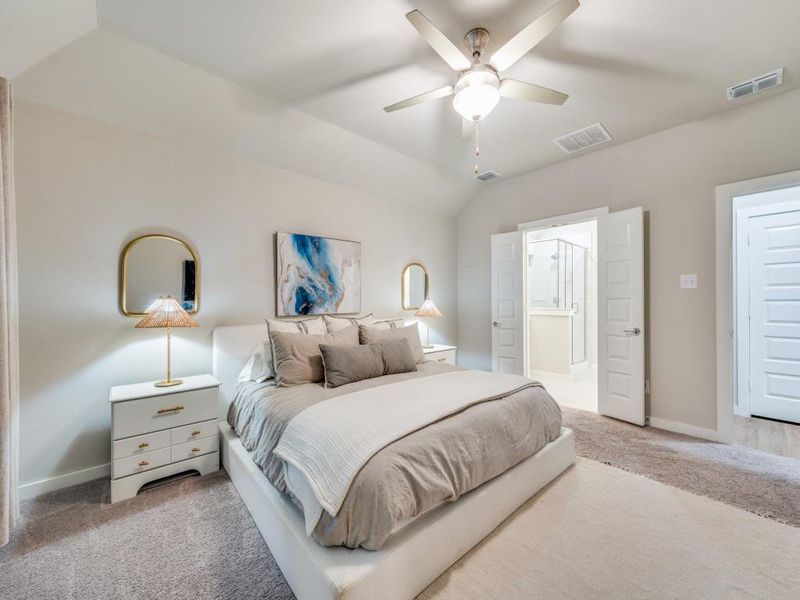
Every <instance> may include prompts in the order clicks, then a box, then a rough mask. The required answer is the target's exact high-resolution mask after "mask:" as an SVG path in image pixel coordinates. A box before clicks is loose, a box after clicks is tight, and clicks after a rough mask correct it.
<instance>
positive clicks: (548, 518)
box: [420, 459, 800, 600]
mask: <svg viewBox="0 0 800 600" xmlns="http://www.w3.org/2000/svg"><path fill="white" fill-rule="evenodd" d="M798 565H800V529H798V528H796V527H791V526H788V525H783V524H781V523H777V522H775V521H771V520H768V519H764V518H761V517H758V516H756V515H754V514H751V513H748V512H745V511H742V510H738V509H736V508H733V507H731V506H727V505H725V504H722V503H719V502H715V501H713V500H709V499H708V498H703V497H701V496H696V495H694V494H690V493H688V492H685V491H683V490H679V489H677V488H672V487H669V486H665V485H663V484H661V483H658V482H656V481H652V480H649V479H646V478H644V477H641V476H639V475H634V474H632V473H627V472H625V471H621V470H619V469H615V468H613V467H608V466H605V465H602V464H600V463H597V462H594V461H589V460H585V459H579V462H578V464H577V465H576V466H575V467H573V468H572V469H570V470H569V471H567V472H566V473H564V474H563V475H562V476H561V477H560V478H559V479H558V480H557V481H556V482H555V483H553V484H551V485H550V486H549V487H547V488H546V489H545V490H543V491H542V492H540V493H539V494H537V495H536V496H535V497H534V498H532V499H531V500H530V501H528V502H527V503H526V504H524V505H523V506H522V507H521V508H520V509H519V510H518V511H517V512H516V513H515V514H514V515H513V516H512V517H511V518H510V519H508V520H507V521H506V522H505V523H503V524H502V525H501V526H500V527H499V528H498V529H497V530H495V532H494V533H493V534H492V535H491V536H489V537H488V538H487V539H486V540H484V542H483V543H482V544H480V545H479V546H477V547H476V548H475V549H473V550H472V551H471V552H469V553H468V554H467V555H466V556H464V557H463V558H462V559H461V560H460V561H458V562H457V563H456V564H455V565H453V567H451V569H450V570H449V571H447V572H446V573H445V574H444V575H442V576H441V577H440V578H439V579H438V580H436V581H435V582H434V583H433V584H432V585H431V586H429V587H428V589H427V590H426V591H425V592H424V593H423V594H422V595H421V596H420V598H422V599H425V600H432V599H436V600H450V599H453V600H456V599H458V600H470V599H476V600H477V599H481V600H507V599H509V598H518V599H530V600H533V599H545V598H546V599H553V598H592V599H594V598H603V599H606V600H613V599H620V600H621V599H629V598H637V599H645V598H675V599H684V600H685V599H689V598H692V599H694V598H709V599H712V598H713V599H734V598H750V599H755V598H764V599H770V600H781V599H784V598H785V599H787V600H789V599H792V600H796V599H797V598H798V593H800V568H798Z"/></svg>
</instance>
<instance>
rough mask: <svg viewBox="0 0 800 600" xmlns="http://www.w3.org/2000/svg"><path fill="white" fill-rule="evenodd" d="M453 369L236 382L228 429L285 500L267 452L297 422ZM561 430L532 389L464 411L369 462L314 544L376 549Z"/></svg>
mask: <svg viewBox="0 0 800 600" xmlns="http://www.w3.org/2000/svg"><path fill="white" fill-rule="evenodd" d="M453 369H454V367H450V366H447V365H443V364H441V363H424V364H422V365H420V369H419V371H417V372H415V373H404V374H401V375H389V376H385V377H379V378H376V379H370V380H365V381H360V382H357V383H354V384H348V385H345V386H342V387H340V388H335V389H325V388H323V387H322V386H320V385H316V384H308V385H302V386H296V387H292V388H276V387H274V386H265V385H263V384H262V385H259V384H241V385H240V387H239V388H238V389H237V391H236V394H235V398H234V402H233V404H232V405H231V409H230V411H229V414H228V422H229V423H230V424H231V425H232V426H233V428H234V430H235V431H236V433H237V434H238V435H239V437H240V438H241V440H242V444H243V445H244V447H245V448H247V449H248V450H249V451H250V452H251V454H252V456H253V459H254V460H255V462H256V464H258V465H259V466H260V467H261V469H262V470H263V471H264V473H265V474H266V475H267V477H268V478H269V480H270V481H271V482H272V483H273V485H275V487H276V488H277V489H278V490H279V491H281V492H282V493H287V488H286V484H285V481H284V479H283V472H284V465H283V463H282V461H280V460H279V459H278V458H277V457H275V456H274V455H273V453H272V451H273V450H274V449H275V447H276V445H277V444H278V442H279V440H280V438H281V435H282V434H283V431H284V430H285V428H286V427H287V426H288V424H289V422H290V421H291V420H292V418H293V417H294V416H295V415H297V414H299V413H300V412H301V411H302V410H304V409H305V408H307V407H309V406H312V405H314V404H316V403H318V402H320V401H322V400H327V399H330V398H336V397H337V396H340V395H343V394H348V393H351V392H354V391H358V390H360V389H367V388H370V387H377V386H383V385H389V384H391V383H394V382H398V381H404V380H408V379H413V378H420V377H427V376H429V375H433V374H437V373H443V372H446V371H448V370H453ZM560 430H561V413H560V411H559V409H558V406H557V404H556V403H555V402H554V401H553V399H552V398H551V397H550V396H549V395H548V394H547V392H546V391H545V390H544V388H542V387H541V386H539V385H536V386H533V387H527V388H525V389H522V390H520V391H517V392H514V393H512V394H509V395H508V396H505V397H502V398H500V399H497V400H492V401H487V402H483V403H480V404H476V405H474V406H471V407H469V408H467V409H466V410H463V411H461V412H459V413H457V414H454V415H452V416H450V417H448V418H444V419H442V420H440V421H437V422H435V423H433V424H431V425H429V426H427V427H424V428H423V429H420V430H419V431H415V432H414V433H411V434H409V435H407V436H405V437H403V438H401V439H399V440H397V441H395V442H394V443H392V444H390V445H388V446H387V447H386V448H383V449H382V450H380V451H379V452H378V453H377V454H375V455H374V456H373V457H372V458H371V459H370V460H369V461H368V462H367V463H366V464H365V465H364V467H363V468H362V469H361V471H360V472H359V473H358V475H357V476H356V478H355V479H354V481H353V483H352V485H351V487H350V490H349V492H348V494H347V496H346V498H345V500H344V502H343V503H342V506H341V508H340V510H339V512H338V514H337V515H336V516H335V517H333V516H331V515H330V514H328V513H325V512H324V513H323V515H322V517H321V518H320V520H319V522H318V523H317V526H316V528H315V529H314V537H315V538H316V539H317V540H318V541H319V542H320V543H322V544H324V545H344V546H347V547H350V548H356V547H359V546H360V547H364V548H367V549H377V548H380V547H381V546H382V545H383V543H384V542H385V541H386V539H387V538H388V537H389V536H390V535H391V533H392V532H393V531H394V530H396V529H397V528H399V527H400V526H401V525H403V524H404V523H407V522H409V521H410V520H411V519H413V518H415V517H417V516H419V515H421V514H423V513H424V512H427V511H428V510H430V509H432V508H434V507H436V506H438V505H440V504H442V503H443V502H447V501H453V500H456V499H457V498H459V497H460V496H461V495H462V494H464V493H466V492H468V491H470V490H472V489H474V488H476V487H478V486H479V485H481V484H482V483H485V482H486V481H488V480H490V479H492V478H494V477H496V476H497V475H500V474H501V473H503V472H505V471H506V470H508V469H509V468H511V467H512V466H514V465H516V464H517V463H519V462H521V461H523V460H525V459H526V458H529V457H530V456H532V455H533V454H535V453H536V452H537V451H538V450H539V449H541V448H542V447H543V446H545V445H546V444H547V443H548V442H550V441H552V440H554V439H555V438H556V437H558V435H559V432H560Z"/></svg>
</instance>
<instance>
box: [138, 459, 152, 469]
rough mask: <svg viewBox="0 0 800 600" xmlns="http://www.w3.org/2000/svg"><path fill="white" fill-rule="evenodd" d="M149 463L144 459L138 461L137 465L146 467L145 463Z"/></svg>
mask: <svg viewBox="0 0 800 600" xmlns="http://www.w3.org/2000/svg"><path fill="white" fill-rule="evenodd" d="M149 464H150V463H149V462H147V461H146V460H142V461H139V466H140V467H146V466H147V465H149Z"/></svg>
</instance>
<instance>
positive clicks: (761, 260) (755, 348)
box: [749, 211, 800, 423]
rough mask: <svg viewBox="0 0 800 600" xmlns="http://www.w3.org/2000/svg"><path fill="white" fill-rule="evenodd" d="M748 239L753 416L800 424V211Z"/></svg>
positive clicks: (768, 219) (753, 228)
mask: <svg viewBox="0 0 800 600" xmlns="http://www.w3.org/2000/svg"><path fill="white" fill-rule="evenodd" d="M749 233H750V252H749V263H750V265H749V268H750V273H749V276H750V413H751V414H752V415H756V416H761V417H769V418H772V419H780V420H782V421H791V422H793V423H800V211H794V212H786V213H780V214H774V215H764V216H759V217H751V218H750V223H749Z"/></svg>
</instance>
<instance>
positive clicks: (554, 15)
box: [489, 0, 580, 71]
mask: <svg viewBox="0 0 800 600" xmlns="http://www.w3.org/2000/svg"><path fill="white" fill-rule="evenodd" d="M579 6H580V3H579V2H578V0H559V1H558V2H557V3H556V4H554V5H553V6H551V7H550V8H549V9H548V10H547V12H546V13H544V14H543V15H542V16H541V17H539V18H538V19H536V20H535V21H533V22H532V23H531V24H530V25H528V26H527V27H526V28H525V29H523V30H522V31H520V32H519V33H518V34H517V35H515V36H514V37H512V38H511V39H510V40H508V41H507V42H506V43H505V44H504V45H503V46H502V47H501V48H500V49H499V50H497V52H495V53H494V54H493V55H492V58H491V60H490V61H489V63H491V65H492V66H493V67H494V68H495V69H497V70H498V71H505V70H506V69H507V68H509V67H510V66H511V65H513V64H514V63H515V62H517V61H518V60H519V59H520V58H522V57H523V56H525V54H527V53H528V52H529V51H530V50H531V48H533V47H534V46H535V45H536V44H538V43H539V42H541V41H542V40H543V39H544V38H546V37H547V36H548V35H550V34H551V33H553V30H554V29H555V28H556V27H558V26H559V25H560V24H561V22H562V21H563V20H564V19H566V18H567V17H568V16H570V15H571V14H572V13H573V12H574V11H575V9H577V8H578V7H579Z"/></svg>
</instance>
